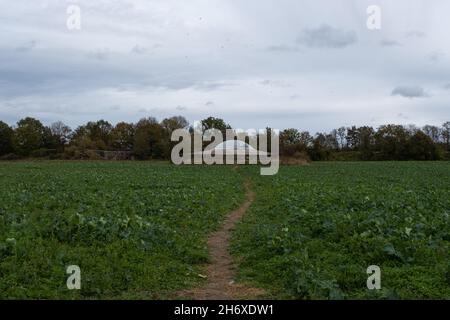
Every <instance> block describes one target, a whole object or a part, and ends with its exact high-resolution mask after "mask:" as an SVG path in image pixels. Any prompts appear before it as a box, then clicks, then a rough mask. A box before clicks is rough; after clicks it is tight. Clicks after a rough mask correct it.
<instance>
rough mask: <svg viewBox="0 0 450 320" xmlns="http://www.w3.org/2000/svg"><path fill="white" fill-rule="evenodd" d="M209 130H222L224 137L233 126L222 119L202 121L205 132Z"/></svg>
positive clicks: (212, 118)
mask: <svg viewBox="0 0 450 320" xmlns="http://www.w3.org/2000/svg"><path fill="white" fill-rule="evenodd" d="M209 129H217V130H220V131H221V132H222V133H223V134H224V135H225V132H226V130H227V129H231V126H230V125H229V124H227V123H226V122H225V121H224V120H222V119H220V118H214V117H209V118H206V119H204V120H202V130H203V132H205V131H206V130H209Z"/></svg>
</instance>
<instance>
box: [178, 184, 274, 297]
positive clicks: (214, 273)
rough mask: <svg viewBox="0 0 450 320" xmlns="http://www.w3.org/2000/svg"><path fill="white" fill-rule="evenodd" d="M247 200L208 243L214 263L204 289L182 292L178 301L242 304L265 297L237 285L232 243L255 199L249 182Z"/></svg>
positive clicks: (260, 290)
mask: <svg viewBox="0 0 450 320" xmlns="http://www.w3.org/2000/svg"><path fill="white" fill-rule="evenodd" d="M245 198H246V199H245V201H244V202H243V203H242V204H241V206H240V207H239V208H238V209H236V210H235V211H233V212H231V213H230V214H229V215H228V216H227V218H226V220H225V222H224V223H223V225H222V227H221V228H220V230H218V231H216V232H214V233H213V234H212V235H211V236H210V237H209V239H208V249H209V253H210V256H211V263H210V264H208V265H206V267H205V271H204V273H205V275H206V277H207V283H206V284H205V285H204V286H203V287H199V288H194V289H190V290H184V291H181V292H179V293H178V294H177V296H178V297H180V298H186V299H194V300H228V299H230V300H233V299H236V300H238V299H256V298H258V297H261V296H263V295H264V294H265V292H264V290H262V289H259V288H253V287H250V286H247V285H244V284H237V283H235V282H234V276H235V266H234V264H233V259H232V257H231V255H230V252H229V246H230V239H231V233H232V231H233V230H234V228H235V225H236V223H237V222H238V221H239V220H240V219H241V218H242V217H243V216H244V214H245V212H246V211H247V209H248V208H249V207H250V205H251V204H252V202H253V200H254V198H255V193H254V192H253V191H252V190H251V187H250V182H249V181H246V182H245Z"/></svg>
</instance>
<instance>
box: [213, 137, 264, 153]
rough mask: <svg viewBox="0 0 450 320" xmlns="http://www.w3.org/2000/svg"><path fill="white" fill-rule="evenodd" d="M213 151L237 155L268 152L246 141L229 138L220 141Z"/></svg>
mask: <svg viewBox="0 0 450 320" xmlns="http://www.w3.org/2000/svg"><path fill="white" fill-rule="evenodd" d="M211 151H212V153H216V154H221V153H222V154H224V155H226V154H233V153H234V154H235V155H241V154H246V155H249V154H252V155H253V154H254V155H257V154H258V153H259V154H267V153H266V152H263V151H259V152H258V150H256V149H255V148H253V147H252V146H251V145H249V144H248V143H246V142H245V141H242V140H227V141H224V142H222V143H219V144H218V145H217V146H215V147H214V149H212V150H211Z"/></svg>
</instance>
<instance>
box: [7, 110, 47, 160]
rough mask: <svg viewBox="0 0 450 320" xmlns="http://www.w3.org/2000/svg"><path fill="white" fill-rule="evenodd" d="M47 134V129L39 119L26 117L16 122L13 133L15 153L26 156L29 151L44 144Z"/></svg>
mask: <svg viewBox="0 0 450 320" xmlns="http://www.w3.org/2000/svg"><path fill="white" fill-rule="evenodd" d="M47 136H48V129H46V128H45V127H44V126H43V125H42V123H41V122H40V121H39V120H36V119H34V118H30V117H27V118H25V119H22V120H20V121H19V122H18V123H17V128H16V129H15V133H14V149H15V150H16V152H17V154H19V155H22V156H28V155H30V154H31V152H33V151H35V150H38V149H40V148H42V147H44V146H45V140H46V137H47Z"/></svg>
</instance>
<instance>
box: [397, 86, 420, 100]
mask: <svg viewBox="0 0 450 320" xmlns="http://www.w3.org/2000/svg"><path fill="white" fill-rule="evenodd" d="M391 95H392V96H402V97H405V98H411V99H412V98H423V97H427V96H428V95H427V93H426V92H425V90H424V89H423V88H422V87H420V86H398V87H396V88H394V90H392V93H391Z"/></svg>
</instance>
